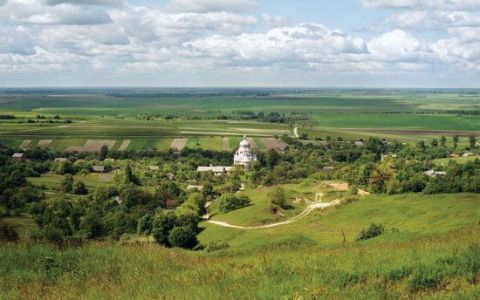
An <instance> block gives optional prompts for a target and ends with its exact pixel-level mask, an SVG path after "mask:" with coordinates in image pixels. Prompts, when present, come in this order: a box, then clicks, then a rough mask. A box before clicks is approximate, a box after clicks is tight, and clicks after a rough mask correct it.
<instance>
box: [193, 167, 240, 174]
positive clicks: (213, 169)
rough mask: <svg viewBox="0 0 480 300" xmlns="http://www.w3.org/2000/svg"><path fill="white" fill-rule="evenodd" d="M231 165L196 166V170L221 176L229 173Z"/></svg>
mask: <svg viewBox="0 0 480 300" xmlns="http://www.w3.org/2000/svg"><path fill="white" fill-rule="evenodd" d="M232 169H233V168H232V167H225V166H212V165H210V166H208V167H198V168H197V172H201V173H203V172H213V174H215V176H222V175H226V174H229V173H230V172H231V171H232Z"/></svg>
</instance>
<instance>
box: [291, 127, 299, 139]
mask: <svg viewBox="0 0 480 300" xmlns="http://www.w3.org/2000/svg"><path fill="white" fill-rule="evenodd" d="M293 135H294V136H295V138H297V139H298V138H300V135H299V134H298V127H295V128H293Z"/></svg>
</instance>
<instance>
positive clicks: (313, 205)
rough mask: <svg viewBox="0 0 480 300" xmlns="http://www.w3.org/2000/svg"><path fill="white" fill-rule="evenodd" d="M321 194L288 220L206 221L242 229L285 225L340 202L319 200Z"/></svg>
mask: <svg viewBox="0 0 480 300" xmlns="http://www.w3.org/2000/svg"><path fill="white" fill-rule="evenodd" d="M322 196H323V193H317V195H316V197H315V198H316V199H319V201H315V202H311V201H309V202H310V204H309V205H308V206H307V208H306V209H305V210H304V211H302V212H301V213H300V214H298V215H296V216H295V217H293V218H291V219H288V220H286V221H282V222H278V223H272V224H266V225H258V226H240V225H233V224H230V223H227V222H222V221H213V220H209V221H207V223H210V224H215V225H218V226H222V227H228V228H235V229H243V230H252V229H266V228H272V227H277V226H282V225H287V224H291V223H293V222H296V221H298V220H300V219H302V218H304V217H306V216H307V215H309V214H310V213H311V212H312V211H314V210H316V209H324V208H327V207H331V206H336V205H339V204H340V200H338V199H337V200H333V201H332V202H321V199H322Z"/></svg>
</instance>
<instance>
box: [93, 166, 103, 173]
mask: <svg viewBox="0 0 480 300" xmlns="http://www.w3.org/2000/svg"><path fill="white" fill-rule="evenodd" d="M92 171H93V172H95V173H105V167H104V166H93V167H92Z"/></svg>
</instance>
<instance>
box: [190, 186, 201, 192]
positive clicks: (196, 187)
mask: <svg viewBox="0 0 480 300" xmlns="http://www.w3.org/2000/svg"><path fill="white" fill-rule="evenodd" d="M202 190H203V185H193V184H190V185H189V186H187V191H189V192H191V191H197V192H201V191H202Z"/></svg>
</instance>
